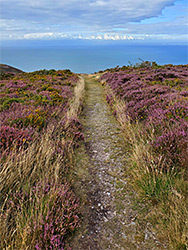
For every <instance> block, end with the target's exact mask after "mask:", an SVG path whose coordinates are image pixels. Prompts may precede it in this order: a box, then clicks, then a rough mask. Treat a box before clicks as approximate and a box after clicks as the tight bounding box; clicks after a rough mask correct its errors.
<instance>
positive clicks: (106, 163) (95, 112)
mask: <svg viewBox="0 0 188 250" xmlns="http://www.w3.org/2000/svg"><path fill="white" fill-rule="evenodd" d="M84 79H85V84H86V96H85V105H84V110H83V112H82V114H81V117H80V120H81V123H82V124H83V127H84V134H85V144H84V145H82V146H81V147H80V148H79V149H78V150H77V153H76V159H75V161H76V169H75V170H74V172H75V176H76V178H77V182H76V185H75V189H76V190H77V192H78V194H79V195H80V196H81V197H82V202H83V203H84V205H83V210H82V213H83V214H84V218H83V226H82V229H81V230H80V231H79V232H78V233H77V235H76V236H75V238H74V240H73V241H72V243H71V247H72V249H73V250H79V249H82V250H115V249H121V250H124V249H125V250H130V249H143V250H146V249H148V250H149V249H151V250H152V249H155V250H159V249H166V248H165V246H164V245H162V244H161V243H160V242H159V241H158V240H157V239H156V237H155V234H154V232H152V231H151V226H150V225H149V224H147V223H146V224H145V225H144V226H143V227H142V226H140V225H139V223H138V222H137V211H136V209H133V200H134V196H135V193H134V192H133V190H132V189H131V187H130V185H129V182H128V179H129V176H128V175H126V160H127V157H128V152H127V151H126V147H125V143H124V139H123V136H122V134H121V130H120V128H119V124H118V122H117V121H116V119H115V118H114V116H113V114H112V112H111V110H110V107H109V106H108V104H107V102H106V100H105V94H104V89H103V87H102V86H101V84H99V83H98V82H96V81H95V79H94V77H92V76H85V77H84Z"/></svg>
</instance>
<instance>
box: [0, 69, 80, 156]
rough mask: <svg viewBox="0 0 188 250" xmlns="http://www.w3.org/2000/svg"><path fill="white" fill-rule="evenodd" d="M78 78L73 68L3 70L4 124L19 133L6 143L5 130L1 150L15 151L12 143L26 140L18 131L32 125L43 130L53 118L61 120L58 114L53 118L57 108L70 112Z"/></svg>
mask: <svg viewBox="0 0 188 250" xmlns="http://www.w3.org/2000/svg"><path fill="white" fill-rule="evenodd" d="M77 81H78V77H77V75H75V74H73V73H72V72H71V71H70V70H59V71H55V70H41V71H35V72H32V73H21V74H18V75H14V74H11V75H10V74H8V75H5V74H3V76H2V80H0V125H1V126H4V127H5V126H7V127H11V130H12V131H13V130H14V131H15V135H13V132H11V133H12V135H11V136H10V139H9V140H8V141H7V140H6V146H5V142H4V140H5V138H4V137H3V136H5V135H3V134H2V131H1V133H0V142H1V144H0V152H1V154H2V152H3V150H6V153H8V152H10V151H11V148H12V146H11V145H12V144H11V143H14V144H16V145H17V147H18V146H21V145H22V144H23V143H20V139H18V138H21V137H18V136H17V134H18V133H20V135H21V134H22V133H24V130H28V129H29V130H31V129H33V130H34V131H35V132H40V131H42V130H44V129H45V128H46V127H47V125H48V124H49V122H51V121H52V120H53V122H55V123H56V122H58V119H57V116H56V119H53V116H52V115H53V114H54V113H56V111H57V109H61V116H62V115H63V113H66V110H67V108H68V106H69V102H70V99H71V98H72V97H73V87H74V86H75V83H76V82H77ZM9 130H10V129H9ZM18 130H20V132H18ZM7 136H8V135H7ZM15 140H18V142H15ZM10 141H11V143H10ZM27 141H28V142H29V141H31V139H29V140H27ZM7 147H8V148H7Z"/></svg>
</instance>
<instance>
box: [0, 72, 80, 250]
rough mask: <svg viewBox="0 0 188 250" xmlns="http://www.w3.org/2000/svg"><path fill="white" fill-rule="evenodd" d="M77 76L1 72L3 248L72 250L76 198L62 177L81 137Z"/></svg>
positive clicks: (0, 214) (0, 229)
mask: <svg viewBox="0 0 188 250" xmlns="http://www.w3.org/2000/svg"><path fill="white" fill-rule="evenodd" d="M78 80H79V78H78V76H77V75H76V74H73V73H72V72H71V71H70V70H59V71H55V70H41V71H36V72H32V73H20V74H18V75H14V74H8V75H6V74H3V75H2V79H1V80H0V178H1V184H0V192H1V197H0V235H1V239H0V248H1V249H7V248H11V249H31V250H34V249H36V250H37V249H38V250H39V249H41V250H43V249H46V250H47V249H56V250H60V249H61V250H65V249H70V248H69V247H67V246H66V244H65V243H66V239H67V238H68V236H69V235H70V234H72V233H73V232H74V231H75V230H76V229H77V228H78V227H79V217H78V206H79V201H78V199H77V198H76V196H75V194H74V192H73V190H72V189H71V187H70V185H69V184H68V182H67V181H66V180H65V179H67V173H68V162H69V157H71V155H70V154H71V153H70V152H72V151H71V150H72V149H73V148H74V147H76V146H77V145H78V141H79V140H83V139H84V137H83V134H82V132H81V130H82V128H81V124H80V122H79V120H78V119H77V115H78V112H79V105H80V101H81V98H82V91H80V92H79V93H77V92H76V89H78V88H79V87H80V86H81V87H80V88H81V89H83V88H84V85H83V83H82V82H80V81H79V82H78ZM76 95H77V99H76ZM75 99H76V104H75V105H77V106H76V107H75V105H73V104H74V102H75ZM73 107H74V108H75V111H74V110H73ZM73 111H74V112H73ZM70 114H71V115H70Z"/></svg>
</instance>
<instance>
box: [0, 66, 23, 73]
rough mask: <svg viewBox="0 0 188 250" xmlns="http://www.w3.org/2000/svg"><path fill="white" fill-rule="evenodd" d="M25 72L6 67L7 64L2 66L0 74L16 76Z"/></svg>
mask: <svg viewBox="0 0 188 250" xmlns="http://www.w3.org/2000/svg"><path fill="white" fill-rule="evenodd" d="M21 72H23V71H22V70H20V69H17V68H14V67H12V66H9V65H6V64H0V74H2V73H3V74H5V73H14V74H18V73H21Z"/></svg>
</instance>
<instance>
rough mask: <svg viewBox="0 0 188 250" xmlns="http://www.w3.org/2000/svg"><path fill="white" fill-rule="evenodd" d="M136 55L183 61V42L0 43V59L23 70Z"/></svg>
mask: <svg viewBox="0 0 188 250" xmlns="http://www.w3.org/2000/svg"><path fill="white" fill-rule="evenodd" d="M139 58H141V59H142V60H144V61H145V60H147V61H155V62H157V63H158V64H161V65H164V64H176V65H177V64H187V63H188V47H187V46H186V45H137V44H134V45H127V44H120V43H109V44H97V43H96V44H95V43H93V44H89V43H78V44H76V43H74V44H72V43H68V42H66V43H63V42H62V43H58V44H56V43H52V44H50V42H48V43H47V44H44V46H43V45H42V44H38V45H37V44H35V45H32V44H26V45H23V46H16V45H15V46H10V45H8V46H7V45H5V44H4V45H2V46H1V63H4V64H8V65H11V66H14V67H16V68H19V69H21V70H23V71H26V72H31V71H35V70H40V69H70V70H71V71H73V72H75V73H93V72H97V71H99V70H104V69H107V68H112V67H116V66H117V65H119V66H123V65H128V64H129V62H131V63H136V62H139Z"/></svg>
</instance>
